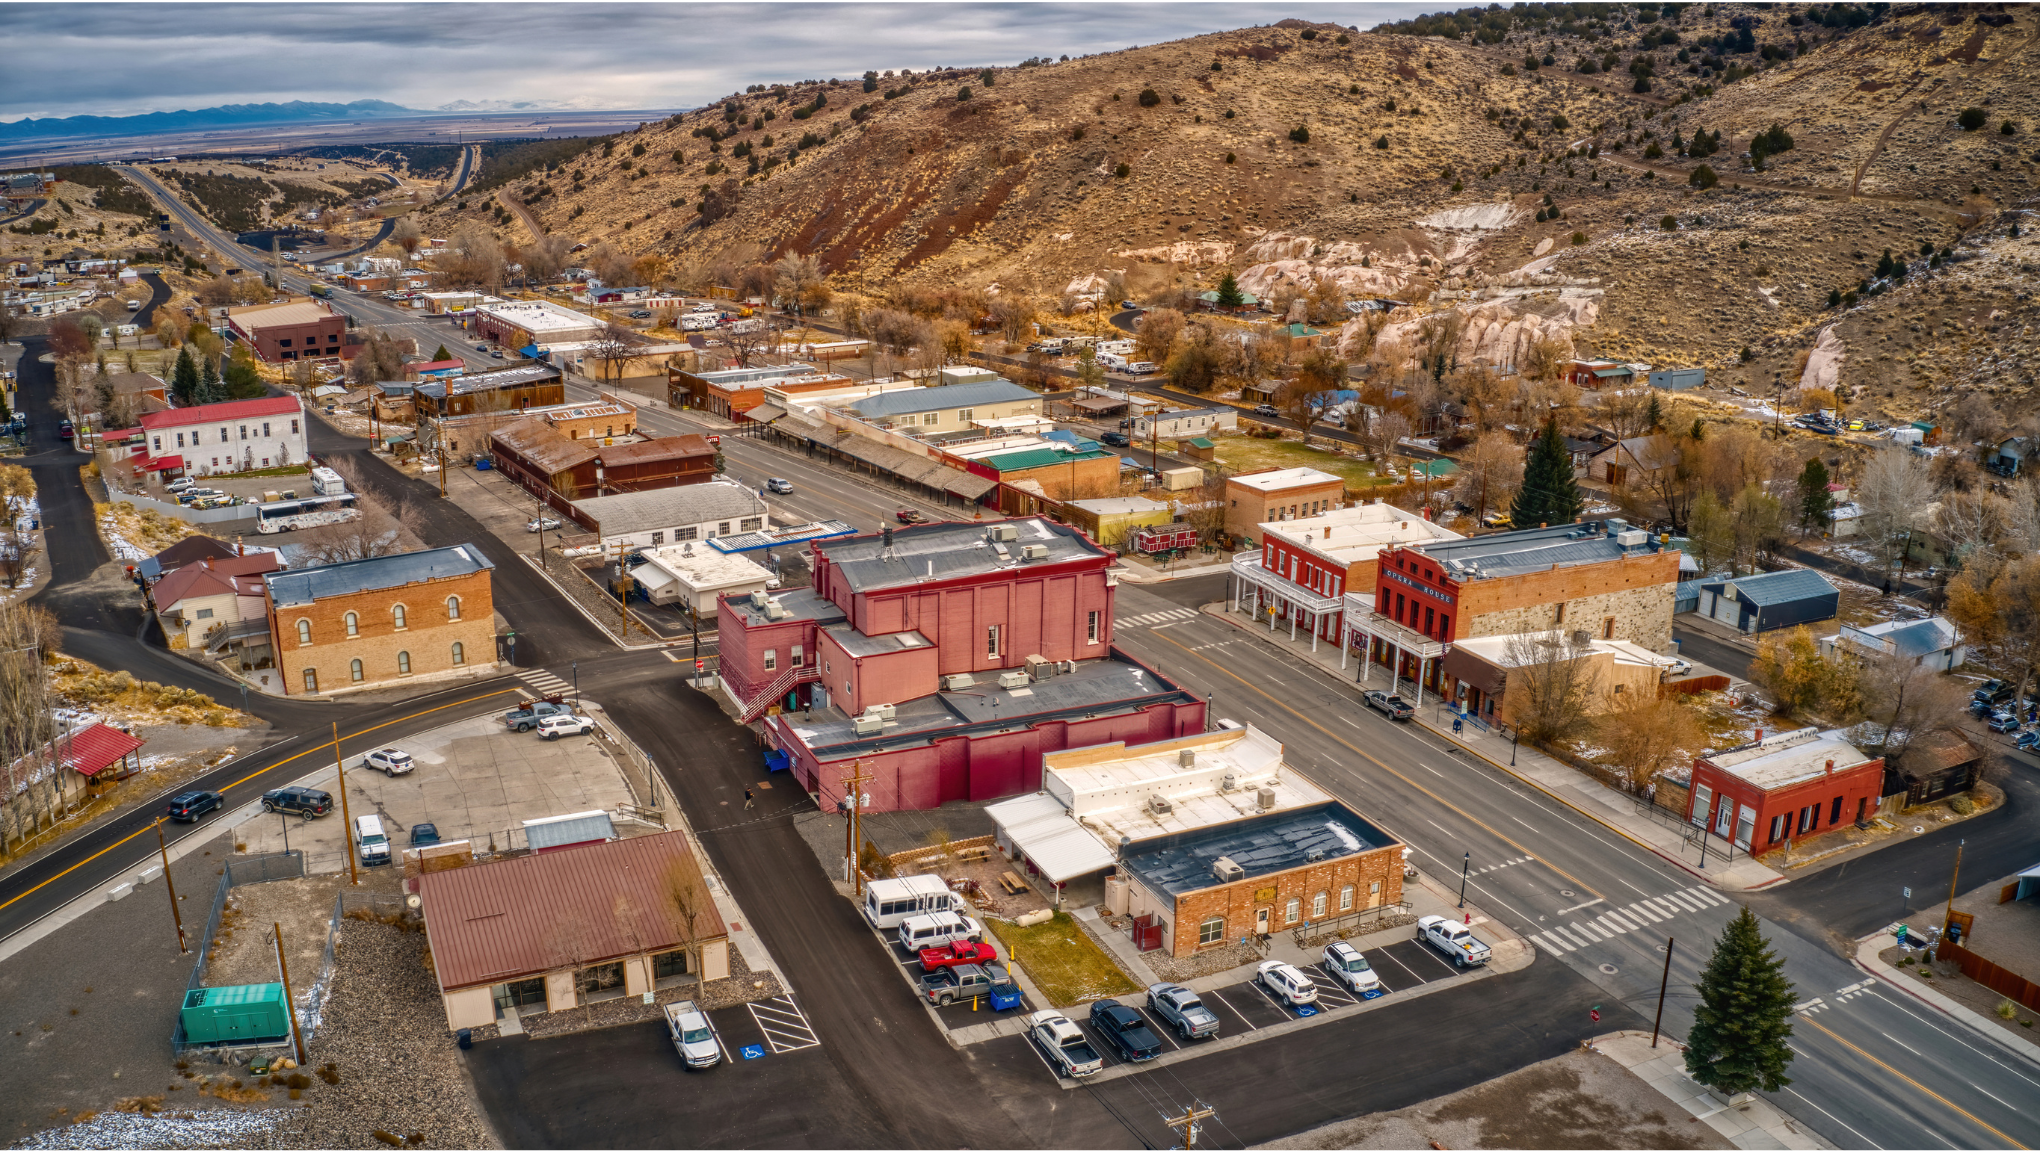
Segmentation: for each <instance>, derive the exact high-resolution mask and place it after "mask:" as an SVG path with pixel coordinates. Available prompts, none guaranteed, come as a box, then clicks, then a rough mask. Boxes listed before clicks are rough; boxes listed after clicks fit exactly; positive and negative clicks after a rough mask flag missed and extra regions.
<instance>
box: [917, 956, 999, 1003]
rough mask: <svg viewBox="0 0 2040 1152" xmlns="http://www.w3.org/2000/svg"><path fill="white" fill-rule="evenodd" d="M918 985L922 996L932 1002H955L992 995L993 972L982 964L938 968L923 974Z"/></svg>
mask: <svg viewBox="0 0 2040 1152" xmlns="http://www.w3.org/2000/svg"><path fill="white" fill-rule="evenodd" d="M918 987H919V991H920V994H921V998H922V999H924V1000H926V1001H927V1002H928V1003H930V1004H937V1005H945V1004H954V1003H956V1002H957V1001H959V1000H968V999H970V998H971V997H973V996H989V995H991V994H992V974H991V973H989V972H987V971H985V968H984V965H982V964H960V965H958V966H956V967H954V968H937V969H936V970H934V971H933V972H930V973H928V974H926V975H924V976H922V977H921V980H920V984H919V986H918Z"/></svg>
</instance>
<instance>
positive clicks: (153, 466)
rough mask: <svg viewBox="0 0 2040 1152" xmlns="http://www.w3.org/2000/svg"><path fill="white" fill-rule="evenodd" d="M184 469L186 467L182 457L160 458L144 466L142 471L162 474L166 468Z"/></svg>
mask: <svg viewBox="0 0 2040 1152" xmlns="http://www.w3.org/2000/svg"><path fill="white" fill-rule="evenodd" d="M182 467H184V457H182V456H158V457H156V458H155V459H154V460H151V461H149V462H148V463H147V464H144V465H142V471H144V472H161V471H163V470H164V469H166V468H182Z"/></svg>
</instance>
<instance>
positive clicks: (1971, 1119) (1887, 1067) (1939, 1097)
mask: <svg viewBox="0 0 2040 1152" xmlns="http://www.w3.org/2000/svg"><path fill="white" fill-rule="evenodd" d="M1800 1019H1801V1020H1803V1021H1805V1022H1806V1023H1808V1024H1811V1025H1813V1026H1814V1027H1815V1028H1819V1029H1820V1030H1821V1031H1822V1032H1826V1033H1827V1034H1828V1036H1829V1037H1831V1038H1832V1039H1833V1040H1834V1041H1835V1043H1837V1044H1840V1045H1842V1046H1843V1047H1845V1048H1847V1049H1848V1050H1849V1051H1851V1052H1854V1053H1855V1054H1856V1055H1858V1056H1861V1057H1862V1058H1863V1059H1865V1060H1868V1061H1869V1062H1871V1063H1872V1064H1875V1065H1877V1066H1878V1067H1879V1068H1882V1069H1884V1070H1885V1071H1886V1072H1889V1073H1891V1074H1892V1075H1893V1076H1896V1077H1898V1078H1899V1079H1900V1080H1903V1081H1905V1082H1906V1083H1908V1084H1910V1085H1912V1086H1913V1087H1915V1088H1917V1089H1919V1090H1920V1091H1922V1092H1925V1093H1926V1094H1927V1095H1929V1096H1932V1097H1933V1098H1934V1099H1936V1100H1939V1101H1940V1102H1941V1103H1943V1104H1945V1105H1947V1106H1948V1107H1949V1108H1950V1109H1952V1110H1954V1111H1955V1112H1957V1113H1959V1114H1960V1115H1961V1116H1962V1118H1963V1119H1965V1120H1967V1121H1969V1122H1970V1123H1971V1124H1974V1125H1976V1126H1977V1127H1978V1128H1981V1129H1983V1130H1984V1131H1986V1132H1988V1133H1990V1134H1991V1135H1993V1136H1995V1137H1997V1138H1998V1139H2000V1140H2002V1141H2004V1142H2005V1143H2007V1144H2010V1145H2011V1146H2012V1147H2014V1148H2024V1147H2025V1145H2024V1144H2021V1143H2019V1142H2018V1141H2017V1140H2014V1139H2012V1138H2011V1137H2010V1136H2007V1135H2005V1134H2004V1133H2002V1132H2000V1131H1998V1130H1997V1129H1995V1128H1993V1127H1991V1126H1990V1125H1988V1124H1986V1123H1984V1122H1983V1121H1981V1120H1978V1119H1977V1118H1976V1116H1975V1115H1974V1114H1972V1113H1971V1112H1970V1111H1969V1110H1968V1109H1966V1108H1964V1107H1963V1106H1962V1105H1960V1104H1957V1103H1955V1102H1954V1101H1953V1100H1950V1099H1948V1098H1947V1097H1946V1096H1943V1095H1941V1094H1940V1093H1939V1092H1936V1091H1934V1090H1933V1089H1932V1088H1929V1087H1927V1086H1926V1085H1925V1084H1922V1083H1920V1082H1919V1081H1917V1080H1915V1079H1913V1078H1912V1077H1910V1076H1908V1075H1906V1074H1905V1073H1903V1072H1900V1071H1899V1070H1898V1069H1896V1068H1893V1067H1892V1066H1891V1065H1889V1064H1886V1063H1885V1062H1884V1061H1882V1060H1879V1059H1878V1058H1877V1057H1875V1056H1872V1055H1871V1054H1869V1053H1868V1052H1865V1051H1863V1050H1862V1049H1861V1048H1858V1047H1856V1046H1855V1045H1854V1044H1851V1043H1849V1042H1848V1041H1847V1040H1844V1039H1842V1038H1841V1037H1840V1036H1836V1035H1835V1034H1834V1032H1832V1031H1830V1030H1829V1029H1828V1028H1827V1027H1826V1026H1825V1025H1823V1024H1822V1023H1821V1022H1820V1021H1818V1020H1815V1019H1814V1018H1813V1017H1811V1016H1801V1017H1800Z"/></svg>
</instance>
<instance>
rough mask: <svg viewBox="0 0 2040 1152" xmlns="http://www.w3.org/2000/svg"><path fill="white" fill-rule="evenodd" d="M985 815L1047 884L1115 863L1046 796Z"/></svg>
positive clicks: (1019, 799)
mask: <svg viewBox="0 0 2040 1152" xmlns="http://www.w3.org/2000/svg"><path fill="white" fill-rule="evenodd" d="M985 815H987V816H990V817H991V818H992V823H993V824H995V825H997V826H998V828H999V830H1000V831H1002V832H1004V833H1005V834H1006V839H1007V840H1009V841H1011V842H1012V843H1013V844H1014V845H1015V846H1016V847H1018V848H1019V849H1020V851H1021V852H1023V853H1025V854H1026V856H1027V860H1028V862H1029V863H1031V864H1033V865H1034V866H1035V868H1037V869H1038V870H1040V872H1041V874H1042V875H1043V876H1045V877H1047V878H1048V880H1049V882H1050V883H1062V882H1064V881H1067V880H1074V879H1076V878H1077V877H1079V876H1088V875H1090V874H1091V873H1093V872H1102V871H1104V870H1105V869H1107V868H1110V867H1111V866H1112V865H1113V864H1114V863H1116V862H1117V858H1116V857H1114V856H1113V854H1112V850H1111V849H1110V848H1107V847H1106V846H1105V845H1104V844H1103V843H1101V842H1100V841H1099V839H1098V837H1097V836H1095V835H1093V834H1092V832H1091V830H1090V829H1088V828H1085V827H1084V826H1083V825H1082V824H1079V823H1078V822H1077V819H1076V817H1074V816H1071V815H1070V810H1069V809H1067V808H1065V807H1063V805H1062V801H1060V800H1057V799H1056V798H1055V797H1053V796H1051V795H1049V794H1048V793H1046V792H1034V793H1030V794H1028V795H1026V796H1015V797H1014V798H1013V799H1011V800H1001V801H999V802H998V803H997V804H987V805H985ZM872 883H873V885H874V886H875V885H877V884H882V883H884V881H881V880H875V881H873V882H872Z"/></svg>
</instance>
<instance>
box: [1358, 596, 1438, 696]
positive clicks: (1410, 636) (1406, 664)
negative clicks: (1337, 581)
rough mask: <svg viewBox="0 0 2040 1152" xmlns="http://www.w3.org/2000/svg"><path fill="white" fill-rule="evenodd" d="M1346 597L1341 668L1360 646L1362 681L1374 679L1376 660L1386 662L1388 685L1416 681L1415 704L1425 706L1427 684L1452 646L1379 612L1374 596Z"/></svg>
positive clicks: (1381, 662)
mask: <svg viewBox="0 0 2040 1152" xmlns="http://www.w3.org/2000/svg"><path fill="white" fill-rule="evenodd" d="M1345 599H1346V601H1347V604H1346V610H1345V612H1344V613H1343V620H1344V623H1345V629H1344V636H1343V638H1342V641H1343V642H1342V644H1341V649H1342V651H1341V652H1340V653H1339V668H1340V670H1341V671H1344V670H1345V667H1346V658H1347V656H1348V655H1349V654H1351V653H1353V652H1354V651H1356V650H1357V651H1358V652H1359V653H1360V683H1362V684H1366V683H1369V682H1371V679H1372V677H1373V673H1374V666H1375V665H1376V664H1382V665H1386V666H1387V667H1388V669H1389V677H1388V680H1389V684H1388V687H1389V689H1390V690H1391V691H1393V690H1394V688H1395V685H1396V682H1397V681H1398V680H1404V679H1407V680H1409V681H1411V682H1412V683H1414V684H1415V685H1416V700H1415V701H1414V704H1415V706H1416V707H1418V708H1421V707H1423V706H1424V686H1425V684H1426V683H1430V682H1432V681H1433V679H1434V678H1435V677H1436V676H1437V672H1438V663H1439V661H1441V660H1442V659H1444V656H1445V653H1446V652H1448V651H1449V650H1450V648H1451V646H1450V645H1448V644H1446V643H1445V642H1444V641H1442V640H1435V639H1432V638H1431V637H1429V636H1426V635H1424V634H1423V633H1422V632H1418V631H1415V630H1413V629H1410V628H1406V627H1404V626H1403V625H1401V624H1398V623H1396V622H1395V621H1394V620H1391V619H1389V618H1388V617H1386V616H1383V615H1382V614H1381V613H1379V612H1376V611H1375V610H1374V598H1373V597H1372V596H1368V595H1365V594H1363V593H1358V592H1348V593H1347V594H1346V596H1345ZM1432 687H1434V688H1435V687H1436V684H1435V683H1433V684H1432Z"/></svg>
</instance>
